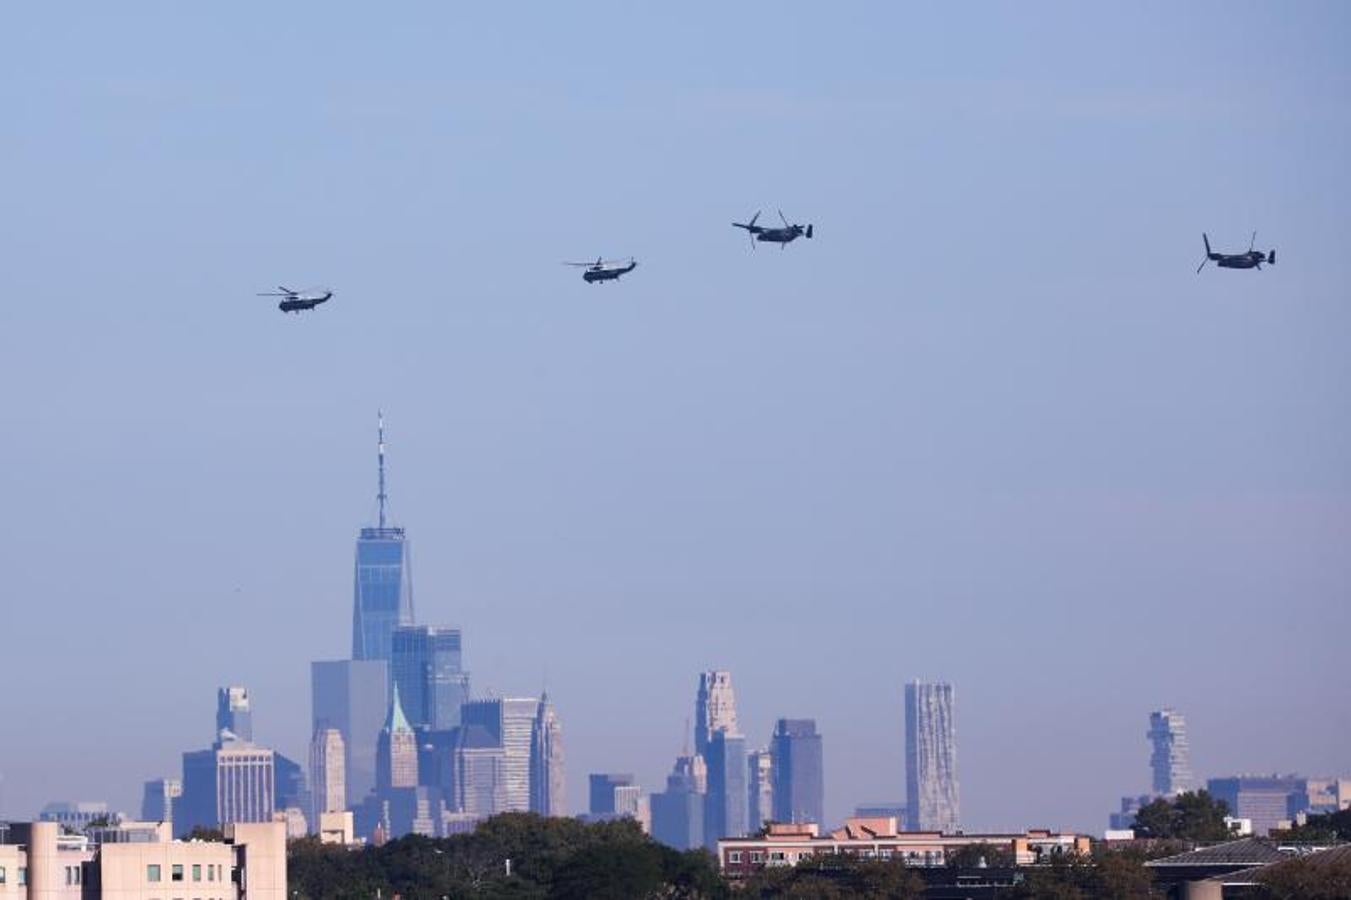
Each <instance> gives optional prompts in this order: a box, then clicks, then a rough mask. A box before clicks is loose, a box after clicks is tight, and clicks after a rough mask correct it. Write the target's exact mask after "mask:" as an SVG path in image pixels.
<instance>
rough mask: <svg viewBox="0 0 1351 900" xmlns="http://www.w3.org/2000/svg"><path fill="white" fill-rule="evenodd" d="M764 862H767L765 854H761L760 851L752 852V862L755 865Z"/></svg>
mask: <svg viewBox="0 0 1351 900" xmlns="http://www.w3.org/2000/svg"><path fill="white" fill-rule="evenodd" d="M764 861H765V854H764V853H762V852H760V851H759V850H752V851H751V862H753V863H758V862H764Z"/></svg>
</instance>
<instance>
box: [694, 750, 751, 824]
mask: <svg viewBox="0 0 1351 900" xmlns="http://www.w3.org/2000/svg"><path fill="white" fill-rule="evenodd" d="M705 762H707V764H708V795H707V797H706V798H705V800H704V844H705V846H707V847H708V848H709V849H710V850H712V849H715V848H716V847H717V842H718V839H719V838H727V837H741V836H742V835H744V834H745V833H746V813H747V793H746V781H747V779H746V772H747V766H746V739H745V738H744V737H742V736H741V735H739V734H733V733H731V732H729V731H723V730H716V731H714V732H713V734H712V737H711V738H710V739H709V742H708V749H707V753H706V754H705Z"/></svg>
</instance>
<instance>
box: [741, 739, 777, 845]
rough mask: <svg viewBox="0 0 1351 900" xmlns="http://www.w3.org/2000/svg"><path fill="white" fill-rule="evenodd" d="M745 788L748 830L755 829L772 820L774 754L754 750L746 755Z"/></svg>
mask: <svg viewBox="0 0 1351 900" xmlns="http://www.w3.org/2000/svg"><path fill="white" fill-rule="evenodd" d="M746 767H747V773H746V775H747V778H748V780H747V782H746V785H747V786H746V790H747V794H748V799H749V800H750V810H749V813H748V815H749V819H748V820H747V821H748V822H749V823H750V830H751V831H756V830H757V829H759V828H761V827H762V826H764V824H765V823H766V822H772V821H774V754H772V753H771V752H770V751H769V750H767V749H764V750H756V751H755V752H754V753H751V754H750V755H749V756H747V757H746Z"/></svg>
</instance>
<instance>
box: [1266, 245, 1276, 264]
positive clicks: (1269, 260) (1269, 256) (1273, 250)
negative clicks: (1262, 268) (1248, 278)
mask: <svg viewBox="0 0 1351 900" xmlns="http://www.w3.org/2000/svg"><path fill="white" fill-rule="evenodd" d="M1267 263H1268V264H1269V265H1273V266H1274V265H1276V248H1275V247H1272V248H1271V252H1270V253H1268V254H1267Z"/></svg>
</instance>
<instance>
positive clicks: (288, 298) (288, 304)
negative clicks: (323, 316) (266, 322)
mask: <svg viewBox="0 0 1351 900" xmlns="http://www.w3.org/2000/svg"><path fill="white" fill-rule="evenodd" d="M258 296H259V297H284V298H285V299H284V300H282V301H281V302H280V303H278V304H277V309H279V310H281V311H282V312H286V313H289V312H293V313H298V312H301V311H302V310H306V309H314V308H315V307H316V306H318V305H319V304H320V303H327V302H328V300H329V298H330V297H332V296H333V292H332V291H318V290H315V291H293V290H291V289H290V288H288V287H286V286H285V285H277V290H275V291H268V292H266V293H263V294H259V295H258Z"/></svg>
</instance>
